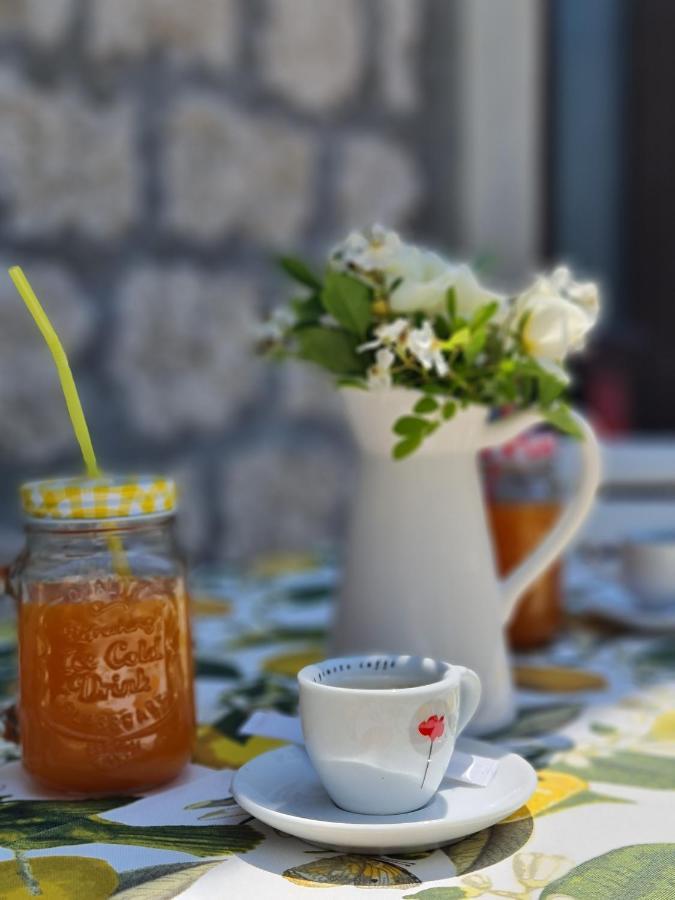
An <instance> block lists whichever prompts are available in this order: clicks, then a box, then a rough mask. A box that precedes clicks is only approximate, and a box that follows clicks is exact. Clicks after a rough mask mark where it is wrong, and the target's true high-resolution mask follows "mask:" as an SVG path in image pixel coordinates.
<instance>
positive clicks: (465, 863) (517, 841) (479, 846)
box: [443, 816, 534, 875]
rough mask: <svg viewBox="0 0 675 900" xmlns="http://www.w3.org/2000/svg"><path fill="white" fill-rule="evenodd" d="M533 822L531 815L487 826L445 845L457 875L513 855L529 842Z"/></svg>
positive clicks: (446, 853)
mask: <svg viewBox="0 0 675 900" xmlns="http://www.w3.org/2000/svg"><path fill="white" fill-rule="evenodd" d="M533 828H534V823H533V820H532V817H531V816H528V817H526V818H524V819H520V820H518V821H516V822H507V823H504V824H500V825H493V826H492V827H491V828H484V829H483V830H482V831H479V832H477V833H476V834H472V835H469V837H466V838H463V839H462V840H461V841H457V843H455V844H449V845H448V846H447V847H443V852H444V853H445V855H446V856H447V857H448V859H449V860H450V861H451V862H452V864H453V865H454V867H455V870H456V872H457V874H458V875H464V874H466V873H468V872H474V871H475V870H476V869H484V868H486V867H487V866H494V865H495V864H496V863H498V862H501V861H502V860H503V859H507V858H508V857H509V856H512V855H513V854H514V853H515V852H516V851H517V850H520V848H521V847H522V846H523V845H524V844H526V843H527V842H528V840H529V839H530V836H531V835H532V830H533Z"/></svg>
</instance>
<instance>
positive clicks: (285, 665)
mask: <svg viewBox="0 0 675 900" xmlns="http://www.w3.org/2000/svg"><path fill="white" fill-rule="evenodd" d="M325 657H326V654H325V652H324V651H323V650H320V649H319V648H316V649H314V648H312V649H311V650H300V651H299V652H296V653H281V654H279V656H271V657H270V658H269V659H266V660H265V662H264V663H263V671H265V672H270V673H271V674H273V675H288V676H289V678H290V677H292V676H293V675H297V674H298V672H299V671H300V669H303V668H304V667H305V666H309V665H311V664H312V663H316V662H320V661H321V660H322V659H325Z"/></svg>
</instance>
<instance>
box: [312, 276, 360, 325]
mask: <svg viewBox="0 0 675 900" xmlns="http://www.w3.org/2000/svg"><path fill="white" fill-rule="evenodd" d="M321 300H322V302H323V305H324V308H325V309H326V311H327V312H329V313H330V314H331V315H332V316H333V317H334V318H335V319H337V321H338V322H339V323H340V325H342V326H343V327H344V328H346V329H347V331H350V332H351V333H352V334H355V335H357V336H358V337H359V338H364V337H365V336H366V333H367V331H368V326H369V325H370V320H371V314H370V288H368V287H366V285H365V284H362V283H361V282H360V281H357V280H356V279H355V278H351V277H350V276H349V275H344V274H343V273H342V272H328V274H327V275H326V282H325V284H324V287H323V291H322V293H321Z"/></svg>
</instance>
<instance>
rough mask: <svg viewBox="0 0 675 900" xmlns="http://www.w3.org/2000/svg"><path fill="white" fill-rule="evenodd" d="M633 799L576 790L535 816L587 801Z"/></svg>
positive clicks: (548, 813)
mask: <svg viewBox="0 0 675 900" xmlns="http://www.w3.org/2000/svg"><path fill="white" fill-rule="evenodd" d="M633 802H634V801H633V800H624V798H623V797H610V796H609V794H598V793H596V791H578V793H576V794H571V795H570V796H569V797H565V799H564V800H561V801H560V803H555V804H553V806H549V807H547V808H546V809H543V810H542V811H541V812H540V813H537V818H541V816H548V815H550V814H551V813H557V812H560V811H561V810H563V809H571V808H572V807H573V806H585V805H586V804H587V803H633Z"/></svg>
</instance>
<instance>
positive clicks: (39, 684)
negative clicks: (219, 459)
mask: <svg viewBox="0 0 675 900" xmlns="http://www.w3.org/2000/svg"><path fill="white" fill-rule="evenodd" d="M21 498H22V504H23V508H24V513H25V514H26V539H27V541H26V548H25V550H24V551H23V553H22V555H21V556H20V557H19V559H18V560H17V562H16V563H15V565H14V567H13V570H12V573H11V578H10V583H11V588H12V592H13V593H14V595H15V596H16V598H17V600H18V606H19V609H18V617H19V727H20V734H21V747H22V759H23V764H24V766H25V768H26V769H27V770H28V771H29V772H30V774H31V775H33V776H34V777H35V778H36V779H38V780H39V781H40V782H42V783H44V784H45V785H47V786H49V787H52V788H57V789H59V790H65V791H74V792H78V793H79V792H83V793H97V794H99V793H115V792H118V791H127V790H134V789H139V788H147V787H150V786H153V785H157V784H160V783H162V782H164V781H168V780H169V779H171V778H173V777H174V776H175V775H177V774H178V772H179V771H180V770H181V769H182V768H183V766H184V765H185V764H186V763H187V762H188V760H189V758H190V754H191V750H192V741H193V734H194V704H193V685H192V680H193V676H192V656H191V643H190V627H189V620H188V596H187V591H186V582H185V572H184V567H183V564H182V561H181V559H180V556H179V554H178V551H177V548H176V542H175V538H174V527H173V525H174V509H175V486H174V484H173V482H171V481H168V480H166V479H155V478H148V477H138V478H124V479H120V478H101V479H96V480H86V479H72V480H64V481H44V482H33V483H31V484H26V485H24V486H23V487H22V489H21Z"/></svg>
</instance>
